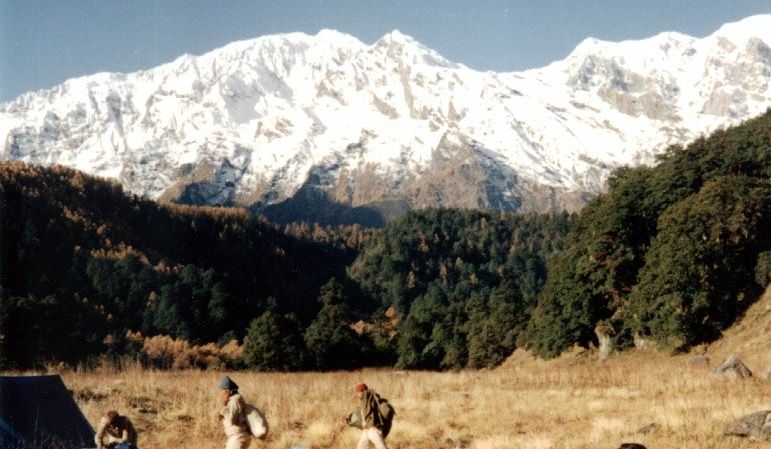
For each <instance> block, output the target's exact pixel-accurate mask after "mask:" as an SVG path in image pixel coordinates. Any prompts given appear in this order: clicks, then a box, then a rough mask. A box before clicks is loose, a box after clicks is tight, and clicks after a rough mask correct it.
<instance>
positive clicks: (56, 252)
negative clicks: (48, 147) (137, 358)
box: [0, 163, 370, 366]
mask: <svg viewBox="0 0 771 449" xmlns="http://www.w3.org/2000/svg"><path fill="white" fill-rule="evenodd" d="M368 235H370V231H366V230H362V229H361V228H359V227H351V228H347V229H345V230H343V229H342V228H338V229H337V230H330V229H326V230H325V229H321V228H318V227H316V228H314V227H309V226H293V227H291V229H289V230H287V232H284V231H283V230H282V229H280V228H278V227H276V226H273V225H271V224H269V223H267V222H265V221H264V220H262V219H260V218H257V217H251V216H249V215H248V214H247V213H246V212H245V211H244V210H242V209H227V208H194V207H183V206H169V205H164V206H161V205H158V204H156V203H154V202H152V201H149V200H145V199H141V198H139V197H136V196H129V195H126V194H125V193H124V191H123V189H122V188H121V187H120V186H119V185H117V184H115V183H113V182H110V181H107V180H103V179H98V178H93V177H90V176H87V175H84V174H82V173H80V172H77V171H74V170H70V169H66V168H62V167H54V168H50V169H44V168H40V167H35V166H31V165H26V164H22V163H10V164H2V165H0V298H1V299H2V304H1V305H0V324H2V326H1V327H0V334H2V339H1V340H0V360H5V363H6V364H8V365H12V366H31V365H35V364H37V363H40V362H42V361H48V360H64V361H68V362H76V361H82V360H85V359H86V358H88V357H89V356H91V355H93V354H98V353H101V352H103V351H105V350H106V349H108V348H107V347H106V346H105V338H107V337H108V336H110V338H109V339H108V341H111V342H112V345H113V349H114V350H115V351H121V350H123V349H124V348H123V347H122V345H121V342H122V341H123V339H124V336H125V333H126V331H127V330H134V331H141V332H142V333H143V334H145V335H155V334H165V335H169V336H171V337H174V338H179V339H184V340H187V341H190V342H191V343H205V342H218V341H220V342H226V341H228V340H229V339H232V338H240V337H243V336H244V334H245V330H246V327H247V326H248V324H249V322H250V320H251V319H252V318H253V317H254V316H256V315H258V314H259V313H261V312H262V311H264V310H265V309H266V308H267V307H268V304H275V307H276V308H277V310H279V311H280V312H281V313H292V314H294V315H296V316H297V319H298V320H300V321H306V322H307V321H310V320H311V319H313V317H314V316H315V313H316V312H317V311H318V310H319V306H317V302H316V297H317V295H318V292H319V287H320V286H321V285H322V284H323V283H324V282H326V281H327V280H328V279H329V278H331V277H334V276H338V277H344V275H345V271H344V267H345V265H346V264H348V263H350V262H351V261H353V258H354V257H355V255H356V251H355V250H354V249H353V247H356V246H358V245H361V244H362V242H363V241H364V240H366V238H367V237H368ZM346 242H350V243H351V245H350V246H349V245H348V244H347V243H346ZM269 298H273V299H270V300H269Z"/></svg>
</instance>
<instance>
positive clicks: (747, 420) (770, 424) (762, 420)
mask: <svg viewBox="0 0 771 449" xmlns="http://www.w3.org/2000/svg"><path fill="white" fill-rule="evenodd" d="M723 435H729V436H738V437H749V438H752V439H754V440H761V441H771V410H764V411H762V412H755V413H752V414H749V415H747V416H743V417H741V418H739V419H737V420H736V421H734V422H731V423H728V424H726V426H725V427H724V428H723Z"/></svg>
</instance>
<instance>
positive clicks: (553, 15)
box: [0, 0, 771, 101]
mask: <svg viewBox="0 0 771 449" xmlns="http://www.w3.org/2000/svg"><path fill="white" fill-rule="evenodd" d="M761 13H771V0H730V1H711V0H683V1H678V0H613V1H612V0H597V1H588V0H564V1H546V0H541V1H538V0H531V1H496V0H489V1H487V0H478V1H465V0H463V1H461V0H458V1H453V0H426V1H418V0H416V1H401V0H400V1H395V0H394V1H391V0H380V1H371V0H359V1H354V0H308V1H305V0H303V1H299V0H298V1H287V0H273V1H246V0H220V1H199V0H187V1H181V0H134V1H132V0H123V1H115V0H69V1H55V0H50V1H42V0H0V101H7V100H10V99H13V98H15V97H16V96H17V95H19V94H21V93H23V92H25V91H28V90H37V89H43V88H49V87H52V86H54V85H56V84H59V83H61V82H63V81H64V80H66V79H67V78H71V77H75V76H82V75H88V74H91V73H95V72H99V71H116V72H131V71H135V70H139V69H146V68H150V67H154V66H156V65H159V64H162V63H164V62H168V61H171V60H173V59H174V58H176V57H177V56H179V55H181V54H183V53H192V54H201V53H205V52H207V51H209V50H212V49H215V48H218V47H221V46H223V45H225V44H227V43H228V42H232V41H235V40H241V39H250V38H254V37H258V36H262V35H265V34H273V33H280V32H291V31H303V32H306V33H309V34H315V33H316V32H318V31H319V30H320V29H322V28H332V29H337V30H339V31H342V32H345V33H348V34H351V35H353V36H356V37H357V38H359V39H360V40H362V41H364V42H367V43H372V42H374V41H376V40H377V39H378V38H379V37H381V36H382V35H384V34H386V33H388V32H389V31H392V30H394V29H398V30H400V31H402V32H403V33H405V34H408V35H411V36H413V37H414V38H416V39H417V40H419V41H420V42H422V43H423V44H425V45H427V46H429V47H431V48H433V49H434V50H436V51H438V52H439V53H441V54H442V55H444V56H445V57H447V58H448V59H450V60H453V61H455V62H460V63H463V64H465V65H467V66H469V67H472V68H474V69H479V70H496V71H513V70H522V69H527V68H533V67H540V66H543V65H546V64H548V63H549V62H552V61H554V60H557V59H562V58H564V57H565V56H567V54H568V53H570V51H571V50H572V49H573V48H574V47H575V46H576V45H577V44H578V43H579V42H581V41H582V40H583V39H584V38H586V37H590V36H591V37H596V38H600V39H605V40H611V41H619V40H624V39H640V38H644V37H649V36H652V35H654V34H657V33H659V32H662V31H679V32H682V33H686V34H690V35H692V36H697V37H703V36H706V35H708V34H710V33H711V32H713V31H714V30H716V29H717V28H719V26H720V25H721V24H723V23H726V22H732V21H736V20H739V19H742V18H744V17H747V16H750V15H754V14H761Z"/></svg>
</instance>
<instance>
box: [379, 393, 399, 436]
mask: <svg viewBox="0 0 771 449" xmlns="http://www.w3.org/2000/svg"><path fill="white" fill-rule="evenodd" d="M377 406H378V410H379V411H380V417H381V418H383V428H382V429H381V430H382V431H383V438H385V437H387V436H388V434H389V433H391V424H393V421H394V415H396V410H394V407H393V406H392V405H391V403H390V402H388V399H385V398H381V397H378V402H377Z"/></svg>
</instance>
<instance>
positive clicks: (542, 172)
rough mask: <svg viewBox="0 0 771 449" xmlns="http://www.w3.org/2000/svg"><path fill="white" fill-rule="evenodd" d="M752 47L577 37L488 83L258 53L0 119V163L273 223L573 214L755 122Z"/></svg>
mask: <svg viewBox="0 0 771 449" xmlns="http://www.w3.org/2000/svg"><path fill="white" fill-rule="evenodd" d="M769 44H771V15H768V16H755V17H750V18H748V19H745V20H743V21H741V22H737V23H733V24H728V25H725V26H723V27H722V28H721V29H720V30H718V31H716V32H715V33H714V34H712V35H711V36H708V37H706V38H703V39H696V38H692V37H689V36H685V35H681V34H676V33H663V34H660V35H658V36H654V37H652V38H649V39H645V40H641V41H626V42H620V43H610V42H602V41H598V40H595V39H587V40H586V41H584V42H583V43H581V44H580V45H579V46H578V47H577V48H576V49H575V51H574V52H573V53H571V54H570V55H569V56H568V57H567V58H566V59H565V60H563V61H558V62H555V63H553V64H551V65H549V66H547V67H544V68H541V69H536V70H528V71H525V72H519V73H494V72H477V71H474V70H471V69H469V68H467V67H465V66H463V65H460V64H455V63H453V62H450V61H448V60H446V59H444V58H443V57H442V56H440V55H438V54H437V53H436V52H434V51H433V50H431V49H428V48H426V47H424V46H423V45H421V44H420V43H418V42H416V41H415V40H413V39H412V38H410V37H408V36H405V35H403V34H401V33H399V32H396V31H395V32H392V33H390V34H388V35H386V36H384V37H383V38H382V39H380V40H379V41H377V42H375V43H374V44H373V45H366V44H363V43H361V42H359V41H358V40H356V39H355V38H353V37H351V36H347V35H344V34H341V33H337V32H335V31H326V30H325V31H321V32H320V33H319V34H317V35H315V36H308V35H304V34H299V33H297V34H285V35H275V36H266V37H262V38H258V39H255V40H250V41H243V42H236V43H233V44H230V45H228V46H226V47H223V48H221V49H218V50H214V51H212V52H210V53H207V54H205V55H202V56H197V57H196V56H189V55H185V56H182V57H180V58H178V59H177V60H176V61H174V62H172V63H169V64H166V65H163V66H160V67H157V68H154V69H151V70H146V71H140V72H136V73H131V74H116V73H101V74H96V75H93V76H88V77H83V78H78V79H72V80H69V81H67V82H65V83H64V84H62V85H59V86H56V87H54V88H52V89H50V90H43V91H38V92H31V93H27V94H24V95H22V96H21V97H19V98H17V99H16V100H14V101H12V102H8V103H4V104H1V105H0V144H1V145H2V146H0V159H4V160H8V159H17V160H24V161H28V162H34V163H40V164H57V163H58V164H64V165H69V166H72V167H75V168H78V169H81V170H83V171H86V172H88V173H92V174H96V175H101V176H105V177H112V178H116V179H118V180H119V181H120V182H122V183H123V184H124V185H125V186H126V188H127V189H128V190H130V191H132V192H135V193H138V194H142V195H146V196H148V197H150V198H154V199H160V200H168V201H180V202H187V203H202V204H239V205H245V206H248V207H251V208H253V209H254V210H258V211H263V212H266V213H268V214H269V215H270V214H273V215H274V217H276V218H277V219H282V220H283V219H295V218H303V219H310V220H313V219H319V218H323V220H322V221H324V220H326V221H331V222H334V221H336V220H337V221H343V222H346V221H357V220H359V219H358V218H356V216H357V213H354V212H355V211H359V212H362V213H365V215H366V214H370V215H367V216H369V217H370V218H372V219H373V220H375V221H378V220H384V219H387V218H388V217H390V216H393V215H398V214H399V213H402V212H403V211H404V210H407V209H409V208H423V207H430V206H455V207H481V208H495V209H502V210H520V211H547V210H561V209H568V210H575V209H578V208H580V207H581V206H582V205H583V204H584V203H585V202H586V201H587V199H588V198H590V197H591V196H592V195H594V194H596V193H598V192H600V191H601V190H602V189H603V185H604V182H605V180H606V179H607V176H608V174H609V173H610V171H611V170H613V169H614V168H615V167H618V166H620V165H623V164H632V165H635V164H650V163H653V162H654V157H655V155H656V154H658V153H660V152H661V151H663V150H664V148H666V146H668V145H670V144H674V143H685V142H687V141H689V140H692V139H694V138H695V137H698V136H699V135H702V134H705V133H708V132H710V131H712V130H714V129H716V128H720V127H725V126H728V125H731V124H735V123H738V122H740V121H742V120H744V119H747V118H749V117H751V116H754V115H757V114H760V113H761V112H763V111H765V109H766V108H767V107H768V106H769V104H771V103H769V99H771V87H769V79H771V76H770V75H771V50H770V49H769ZM298 194H299V196H298ZM352 211H353V212H352ZM349 212H350V213H351V216H350V217H349V216H348V215H346V214H347V213H349ZM335 217H337V218H335ZM341 217H346V218H341ZM373 217H374V218H373ZM363 221H365V222H368V221H369V219H366V220H363Z"/></svg>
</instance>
